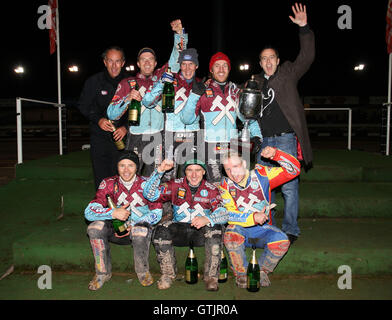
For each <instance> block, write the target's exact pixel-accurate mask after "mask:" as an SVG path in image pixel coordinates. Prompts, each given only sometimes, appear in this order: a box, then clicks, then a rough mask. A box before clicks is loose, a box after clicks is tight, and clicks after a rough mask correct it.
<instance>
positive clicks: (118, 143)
mask: <svg viewBox="0 0 392 320" xmlns="http://www.w3.org/2000/svg"><path fill="white" fill-rule="evenodd" d="M109 121H110V122H111V124H112V126H113V132H114V131H116V130H117V128H116V127H115V126H114V123H113V121H112V120H109ZM112 141H113V142H114V144H115V146H116V148H117V150H118V151H121V150H124V149H125V144H124V141H123V140H122V139H120V140H118V141H116V140H115V139H114V137H113V134H112Z"/></svg>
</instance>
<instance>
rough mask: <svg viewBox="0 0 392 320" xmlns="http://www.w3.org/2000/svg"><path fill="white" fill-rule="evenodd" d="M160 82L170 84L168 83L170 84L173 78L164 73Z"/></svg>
mask: <svg viewBox="0 0 392 320" xmlns="http://www.w3.org/2000/svg"><path fill="white" fill-rule="evenodd" d="M161 81H162V82H170V83H172V82H173V81H174V76H173V74H172V73H171V72H164V73H163V74H162V77H161Z"/></svg>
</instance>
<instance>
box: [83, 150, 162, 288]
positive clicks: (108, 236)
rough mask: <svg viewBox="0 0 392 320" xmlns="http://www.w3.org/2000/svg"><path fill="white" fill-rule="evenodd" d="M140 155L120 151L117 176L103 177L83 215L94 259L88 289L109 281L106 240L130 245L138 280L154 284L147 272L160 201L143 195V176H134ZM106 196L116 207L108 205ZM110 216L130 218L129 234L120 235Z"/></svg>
mask: <svg viewBox="0 0 392 320" xmlns="http://www.w3.org/2000/svg"><path fill="white" fill-rule="evenodd" d="M138 167H139V158H138V156H137V155H136V154H135V153H134V152H133V151H126V152H123V153H121V154H120V156H119V159H118V162H117V171H118V175H116V176H113V177H110V178H106V179H104V180H102V182H101V184H100V186H99V188H98V190H97V193H96V195H95V198H94V199H93V200H92V201H91V202H90V203H89V204H88V206H87V208H86V210H85V212H84V214H85V217H86V219H87V220H88V221H92V223H90V224H89V226H88V227H87V234H88V236H89V238H90V244H91V248H92V250H93V255H94V259H95V273H96V274H95V276H94V278H93V280H92V281H91V282H90V283H89V287H88V288H89V289H90V290H98V289H99V288H101V287H102V285H103V284H104V283H105V282H106V281H108V280H110V278H111V276H112V265H111V257H110V247H109V242H112V243H115V244H120V245H127V244H132V245H133V252H134V255H133V256H134V264H135V271H136V274H137V277H138V279H139V281H140V283H141V284H142V285H143V286H149V285H151V284H152V283H153V279H152V276H151V274H150V271H149V262H148V258H149V251H150V242H151V234H152V226H153V225H155V224H157V223H158V222H159V220H161V217H162V204H160V203H159V202H156V203H152V202H150V201H148V200H146V199H144V198H143V188H144V186H145V181H146V179H145V178H144V177H141V176H138V175H136V172H137V169H138ZM106 195H109V196H110V198H111V199H112V200H113V202H114V204H115V205H117V206H118V207H117V208H116V209H111V208H109V204H108V201H107V198H106ZM112 219H118V220H121V221H126V220H127V221H129V222H130V227H128V231H129V232H128V233H127V234H126V235H123V236H121V237H119V236H118V235H117V234H116V233H115V231H114V228H113V224H112Z"/></svg>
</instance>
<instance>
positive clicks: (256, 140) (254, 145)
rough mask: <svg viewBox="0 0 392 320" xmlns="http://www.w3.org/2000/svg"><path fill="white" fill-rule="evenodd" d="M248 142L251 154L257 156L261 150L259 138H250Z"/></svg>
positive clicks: (261, 141)
mask: <svg viewBox="0 0 392 320" xmlns="http://www.w3.org/2000/svg"><path fill="white" fill-rule="evenodd" d="M250 142H251V143H252V153H254V154H258V153H259V152H260V150H261V145H262V143H263V140H262V139H261V138H260V137H252V138H250Z"/></svg>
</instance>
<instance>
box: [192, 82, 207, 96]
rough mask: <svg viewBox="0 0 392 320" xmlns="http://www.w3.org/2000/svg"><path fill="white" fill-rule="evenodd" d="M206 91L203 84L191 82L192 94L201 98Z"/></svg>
mask: <svg viewBox="0 0 392 320" xmlns="http://www.w3.org/2000/svg"><path fill="white" fill-rule="evenodd" d="M205 91H206V87H205V86H204V83H203V82H197V81H193V86H192V92H193V93H195V94H197V95H199V96H202V95H203V93H204V92H205Z"/></svg>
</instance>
